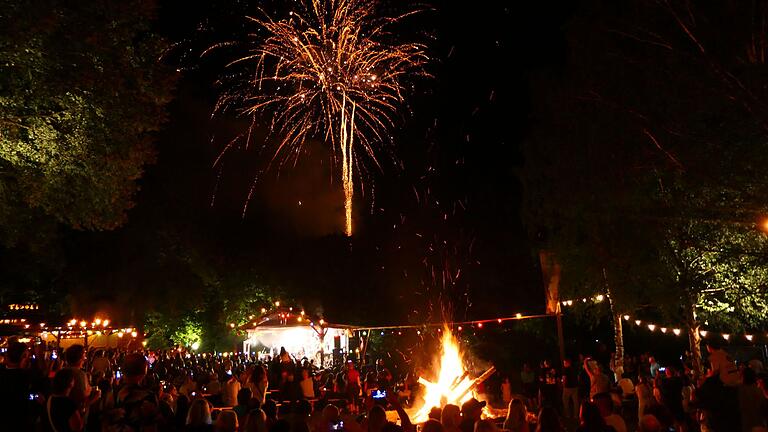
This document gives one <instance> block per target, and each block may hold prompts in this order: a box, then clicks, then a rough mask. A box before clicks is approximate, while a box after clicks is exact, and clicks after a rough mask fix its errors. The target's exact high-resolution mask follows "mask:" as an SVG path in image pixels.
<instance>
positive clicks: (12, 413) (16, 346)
mask: <svg viewBox="0 0 768 432" xmlns="http://www.w3.org/2000/svg"><path fill="white" fill-rule="evenodd" d="M31 395H34V392H33V382H32V373H31V371H30V370H29V351H28V350H27V346H26V345H25V344H23V343H21V342H11V343H9V344H8V348H7V351H6V352H5V367H4V368H2V369H0V418H2V419H3V422H4V425H5V426H7V427H8V430H33V428H34V426H33V423H34V414H33V410H32V407H33V404H32V402H31V401H30V400H29V398H30V396H31Z"/></svg>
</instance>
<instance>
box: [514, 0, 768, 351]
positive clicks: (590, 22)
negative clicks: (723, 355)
mask: <svg viewBox="0 0 768 432" xmlns="http://www.w3.org/2000/svg"><path fill="white" fill-rule="evenodd" d="M686 5H688V3H677V2H673V1H662V2H658V3H656V2H644V1H637V2H633V3H632V5H631V7H625V6H626V5H623V6H621V7H620V6H618V5H614V4H612V3H610V2H600V1H596V2H592V3H590V4H588V5H586V6H585V7H584V8H583V9H582V10H580V11H579V12H577V13H576V15H575V17H574V19H573V20H572V22H571V24H570V25H569V27H568V40H569V48H570V51H569V65H568V67H569V69H568V73H566V74H564V75H562V76H550V77H546V78H544V79H543V80H542V82H541V83H540V84H541V85H540V91H539V95H540V96H541V98H540V99H539V100H540V101H542V103H541V105H540V106H539V107H538V109H537V113H538V115H539V118H540V119H541V122H540V125H541V127H539V128H537V129H536V132H535V133H534V134H533V138H532V139H531V140H530V142H529V143H528V144H527V145H526V148H525V152H526V163H527V166H526V169H525V173H524V178H525V182H526V197H527V198H526V199H527V202H526V204H527V206H526V209H527V210H526V211H527V219H528V224H529V226H530V227H531V230H532V232H533V234H534V235H535V236H536V237H537V238H538V240H539V241H540V245H541V246H542V247H545V248H548V249H551V250H553V251H554V252H555V253H556V255H557V256H558V257H559V259H560V260H561V262H562V267H563V291H564V292H565V293H566V294H571V295H578V296H585V295H594V294H595V293H597V292H607V291H609V292H610V294H611V302H612V306H614V307H615V308H616V311H615V312H616V313H613V319H614V321H616V320H618V319H619V316H620V314H621V313H622V312H623V311H633V312H634V311H637V310H640V311H641V313H642V311H645V312H647V313H651V312H652V313H659V314H661V315H662V316H663V317H664V318H666V319H667V320H669V321H670V322H684V323H685V324H686V326H687V328H688V333H689V336H690V343H691V349H692V352H693V353H694V354H695V356H694V357H695V362H696V365H698V362H699V361H700V358H699V356H700V352H699V347H698V340H699V332H698V329H699V325H700V323H702V322H707V323H708V324H709V325H710V326H724V327H726V328H738V327H743V326H744V325H743V324H739V323H745V324H746V327H749V328H759V327H761V326H764V325H765V324H766V322H765V318H764V317H763V316H762V314H761V313H760V311H761V309H760V308H761V307H762V305H764V304H765V302H766V300H768V293H767V292H766V289H765V286H766V282H768V279H766V273H765V271H764V270H763V269H764V262H765V259H766V252H768V249H766V246H768V241H766V236H765V235H764V233H762V232H761V231H760V230H758V229H757V224H758V223H759V221H760V217H761V216H762V215H765V214H768V207H767V206H766V204H765V202H764V200H763V199H762V197H763V196H764V194H765V193H766V192H768V177H767V173H765V172H764V170H761V169H760V168H759V167H760V166H762V165H763V164H765V163H766V162H768V133H766V132H768V128H766V124H768V122H767V121H766V120H768V115H766V113H768V111H766V110H765V106H766V102H768V98H767V97H768V95H767V94H766V88H768V86H766V82H765V79H766V78H765V76H766V74H765V72H767V71H768V70H767V69H768V68H767V67H766V64H765V61H764V59H765V58H766V56H765V54H766V52H767V51H766V48H767V47H768V44H766V43H765V36H764V35H763V34H762V33H760V32H759V31H758V30H759V29H760V28H761V27H760V25H762V24H764V23H766V22H768V20H767V18H768V16H767V15H766V10H765V9H762V8H758V10H756V11H755V10H752V8H751V7H749V5H743V4H741V3H738V2H732V3H729V2H726V3H717V4H711V5H707V6H704V7H700V8H698V9H693V8H692V7H687V6H686ZM722 35H728V37H722ZM618 343H619V342H617V345H618Z"/></svg>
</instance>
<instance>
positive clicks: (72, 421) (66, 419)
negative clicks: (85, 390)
mask: <svg viewBox="0 0 768 432" xmlns="http://www.w3.org/2000/svg"><path fill="white" fill-rule="evenodd" d="M75 381H76V380H75V373H74V371H73V370H72V369H61V370H60V371H58V372H56V375H55V376H54V377H53V387H52V391H53V394H52V395H51V396H50V397H49V398H48V400H47V401H46V403H45V423H46V424H45V425H44V427H45V429H46V430H51V431H53V432H75V431H81V430H83V427H84V426H85V422H84V421H83V417H82V416H81V408H80V406H79V405H78V404H77V402H75V401H74V400H73V399H72V398H70V397H69V395H70V393H71V392H72V389H73V388H75Z"/></svg>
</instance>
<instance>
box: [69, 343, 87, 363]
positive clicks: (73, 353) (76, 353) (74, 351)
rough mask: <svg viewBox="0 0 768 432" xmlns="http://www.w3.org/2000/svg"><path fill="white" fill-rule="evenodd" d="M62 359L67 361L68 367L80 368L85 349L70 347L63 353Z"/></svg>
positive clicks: (76, 345) (79, 346) (77, 346)
mask: <svg viewBox="0 0 768 432" xmlns="http://www.w3.org/2000/svg"><path fill="white" fill-rule="evenodd" d="M64 358H66V359H67V364H68V365H69V366H70V367H81V366H82V365H83V360H85V348H84V347H83V346H82V345H78V344H75V345H71V346H70V347H69V348H67V351H65V353H64Z"/></svg>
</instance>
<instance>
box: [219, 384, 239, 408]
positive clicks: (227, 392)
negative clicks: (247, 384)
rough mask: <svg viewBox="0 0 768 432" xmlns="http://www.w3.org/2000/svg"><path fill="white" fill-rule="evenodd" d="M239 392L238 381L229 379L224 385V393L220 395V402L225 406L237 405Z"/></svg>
mask: <svg viewBox="0 0 768 432" xmlns="http://www.w3.org/2000/svg"><path fill="white" fill-rule="evenodd" d="M239 392H240V381H238V380H236V379H230V380H229V381H227V382H226V383H224V393H223V394H222V395H221V401H222V402H223V403H224V405H225V406H235V405H237V394H238V393H239Z"/></svg>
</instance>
